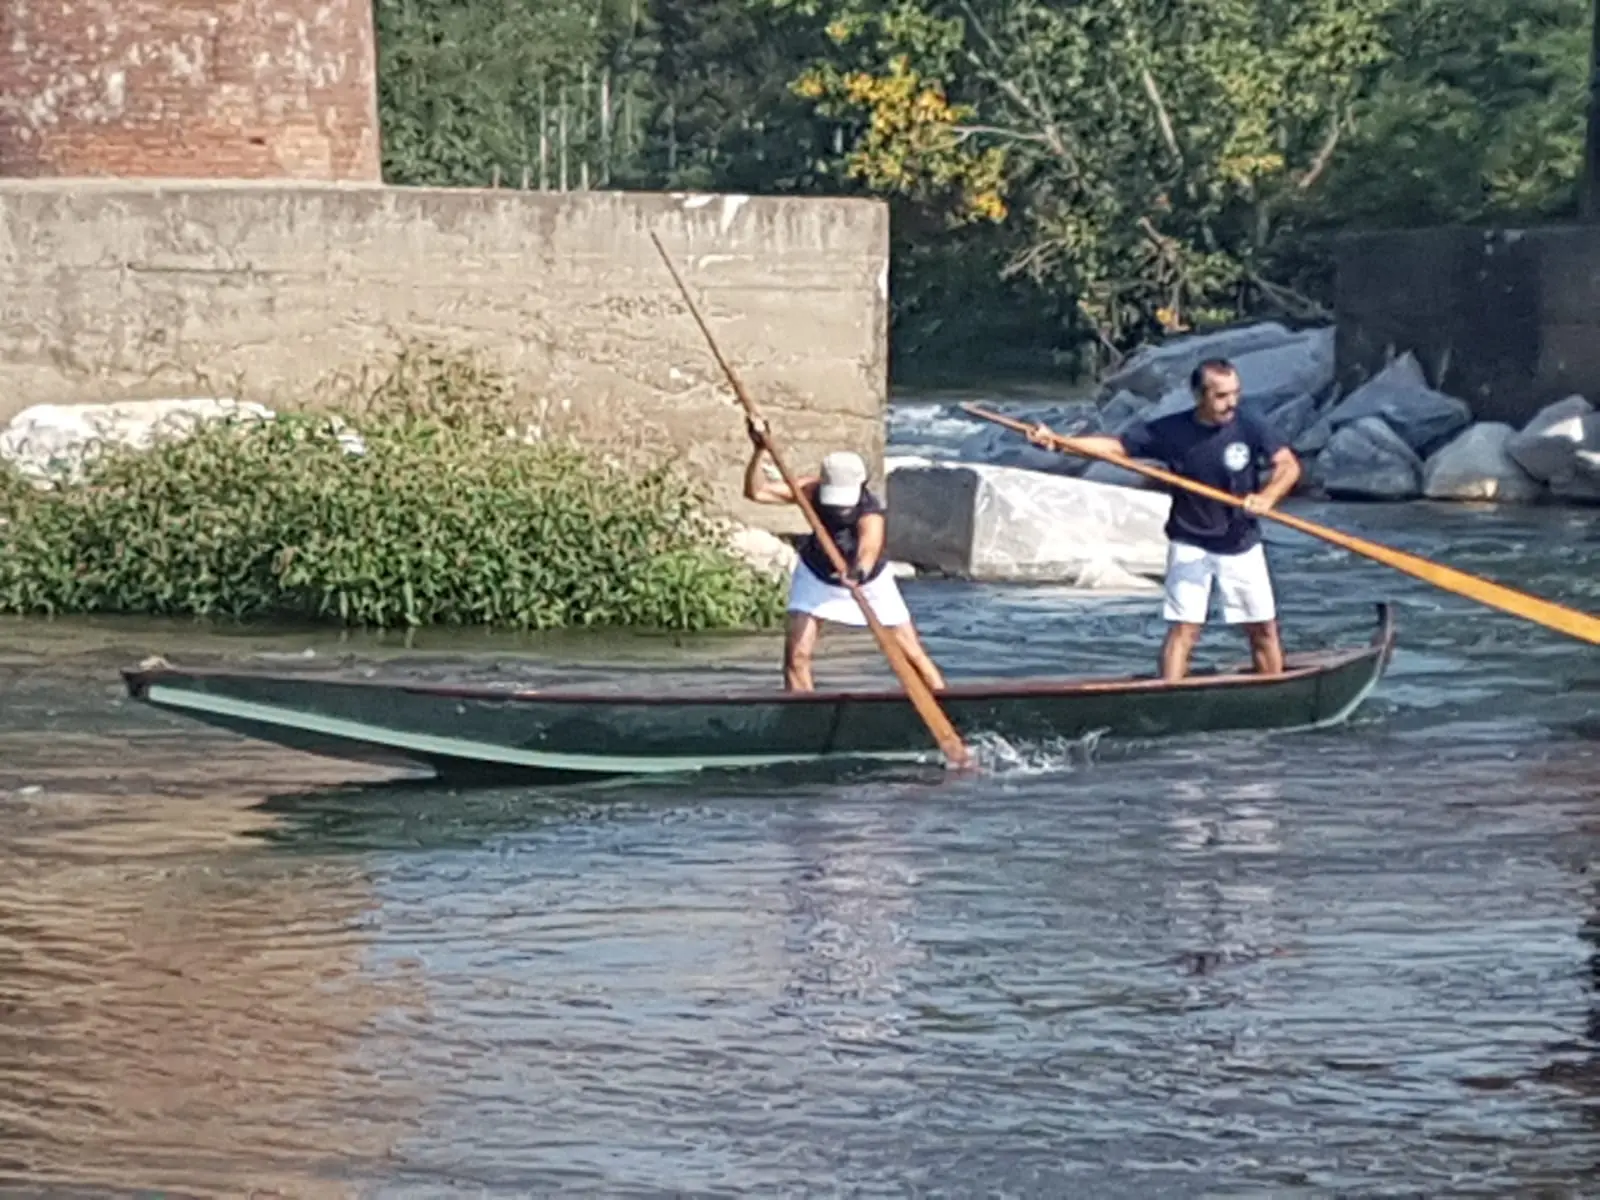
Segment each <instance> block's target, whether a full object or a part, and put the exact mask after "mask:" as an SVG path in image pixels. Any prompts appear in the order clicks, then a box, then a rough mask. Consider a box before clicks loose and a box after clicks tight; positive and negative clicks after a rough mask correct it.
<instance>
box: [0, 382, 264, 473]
mask: <svg viewBox="0 0 1600 1200" xmlns="http://www.w3.org/2000/svg"><path fill="white" fill-rule="evenodd" d="M272 415H273V414H272V411H271V410H270V409H267V408H263V407H262V406H261V405H259V404H249V403H240V402H239V401H237V400H212V399H195V400H130V401H124V402H122V403H117V404H36V405H34V406H33V407H32V408H25V409H23V410H22V412H20V413H18V414H17V415H16V417H15V418H13V419H12V421H11V424H10V425H9V426H7V427H6V429H5V431H4V432H0V458H3V459H5V460H6V461H8V462H10V463H11V464H12V465H13V466H15V467H16V468H17V470H18V471H19V472H20V473H21V474H22V475H24V476H26V477H28V478H30V479H33V480H35V481H39V482H44V481H50V480H57V481H61V482H68V481H71V480H73V479H76V478H78V477H79V476H80V474H81V472H82V470H83V467H84V465H85V464H86V463H87V462H88V461H89V460H90V459H91V458H93V457H94V455H95V454H96V453H98V452H99V451H100V449H101V448H102V447H104V446H108V445H118V446H123V447H127V448H130V449H135V450H146V449H149V448H150V447H151V446H152V445H154V444H155V443H156V441H157V440H159V439H165V438H169V437H184V436H187V435H188V434H189V433H190V432H192V431H193V430H194V429H195V428H197V427H198V426H199V425H200V424H202V423H204V422H208V421H217V420H222V419H226V418H230V417H231V418H235V419H239V420H247V421H256V420H271V419H272Z"/></svg>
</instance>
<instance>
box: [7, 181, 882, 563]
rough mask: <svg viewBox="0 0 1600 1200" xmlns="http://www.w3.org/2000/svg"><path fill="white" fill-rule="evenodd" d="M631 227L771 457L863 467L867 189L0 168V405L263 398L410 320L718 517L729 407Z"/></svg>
mask: <svg viewBox="0 0 1600 1200" xmlns="http://www.w3.org/2000/svg"><path fill="white" fill-rule="evenodd" d="M652 231H654V232H656V233H657V234H658V235H659V236H660V237H661V240H662V242H663V243H664V244H665V245H666V247H667V250H668V252H669V253H670V254H671V255H672V256H673V259H674V262H675V264H676V265H677V267H678V269H679V271H680V272H681V273H682V274H683V276H684V278H685V281H686V282H687V283H688V285H689V287H690V289H691V292H692V293H693V294H694V296H695V300H696V303H697V304H698V305H699V307H700V309H701V311H702V312H703V314H704V315H705V317H706V320H707V322H708V323H709V324H710V325H711V328H712V331H713V333H714V334H715V335H716V337H717V339H718V342H719V344H720V345H721V347H722V350H723V353H724V354H725V355H726V356H727V357H728V359H729V361H730V362H731V363H732V364H733V366H734V368H735V370H737V371H738V372H739V373H740V375H741V377H742V378H743V379H744V381H745V383H746V385H747V386H748V388H749V389H750V391H751V393H752V395H754V396H755V397H757V399H758V400H759V401H760V402H761V403H762V405H763V407H765V408H767V409H768V410H769V415H770V417H771V420H772V424H773V430H774V433H775V434H776V435H777V437H778V438H779V439H780V443H781V445H782V446H783V448H784V449H785V451H786V453H787V454H788V456H789V457H790V459H791V460H792V465H793V467H794V469H795V470H796V471H808V470H810V469H812V468H813V467H814V465H815V463H816V462H817V461H818V460H819V459H820V458H821V456H822V455H823V454H824V453H826V452H827V451H829V450H832V449H836V448H839V447H849V448H851V449H854V450H856V451H858V452H860V453H861V454H862V455H863V456H864V457H865V458H866V459H867V461H868V462H869V464H872V466H873V467H874V473H875V475H878V476H881V462H882V455H883V437H884V433H883V430H884V410H885V405H886V395H887V386H888V380H887V324H888V255H889V246H888V234H889V222H888V210H887V207H886V206H885V205H884V204H882V203H881V202H878V201H870V200H855V199H835V198H788V197H785V198H771V197H753V196H736V195H690V194H665V193H624V192H571V193H564V194H543V193H538V192H523V191H517V190H509V189H507V190H491V189H481V190H467V189H432V188H395V187H385V186H380V185H372V184H359V183H340V184H307V183H281V182H271V183H257V182H233V181H214V180H206V181H179V180H171V179H166V180H159V181H149V182H146V181H135V182H128V181H119V180H103V179H97V180H60V179H53V180H26V181H13V180H5V181H0V424H3V423H4V422H5V421H7V420H9V419H10V418H11V417H12V416H13V415H15V414H16V413H17V412H19V411H21V410H22V409H23V408H26V407H28V406H30V405H32V404H39V403H69V404H70V403H106V402H111V401H119V400H142V399H156V398H169V397H170V398H182V397H206V396H212V397H214V396H233V397H237V398H239V399H242V400H256V401H259V402H261V403H263V404H266V405H267V406H268V407H271V408H274V409H281V408H284V407H286V406H288V405H290V404H292V403H293V400H294V397H295V395H296V394H297V393H299V394H303V393H305V392H306V391H307V390H309V389H311V388H312V387H314V386H316V385H317V384H318V383H319V382H321V381H323V380H325V379H327V378H328V377H329V376H331V375H333V374H334V373H337V372H347V371H352V370H355V369H357V368H359V367H361V366H363V365H365V364H367V363H369V362H372V361H373V360H374V359H375V358H378V357H380V356H381V355H383V354H384V353H387V352H390V351H392V350H393V349H394V348H395V346H396V345H397V344H398V340H399V339H401V338H423V339H428V340H432V341H435V342H438V343H441V344H443V345H446V346H450V347H458V348H462V349H471V350H476V351H480V352H484V353H486V354H487V355H489V356H490V357H491V358H492V359H494V360H496V361H498V362H499V363H500V364H501V365H502V366H504V367H505V368H507V369H508V370H510V371H512V372H513V373H515V375H516V376H517V377H518V379H519V381H520V382H521V383H522V384H523V385H525V386H526V388H527V389H528V391H529V394H530V395H531V396H533V397H535V400H534V402H533V404H534V411H532V412H531V413H530V414H529V415H530V419H532V420H533V421H535V422H536V423H538V424H539V425H540V426H541V427H542V428H545V429H547V430H549V431H551V432H568V433H571V434H573V435H575V436H577V437H579V438H580V439H582V440H584V441H585V442H587V443H589V444H592V445H595V446H598V447H602V448H613V449H625V448H627V447H636V448H643V449H648V450H661V451H666V452H668V453H670V454H673V455H675V456H676V457H677V458H678V459H679V461H680V462H682V463H683V464H684V465H685V466H686V467H687V468H689V469H690V470H691V471H692V472H693V473H695V474H696V475H697V476H699V477H700V478H702V479H704V480H705V481H706V483H707V484H708V485H709V486H710V487H711V489H712V492H713V496H714V501H715V505H716V507H717V509H718V511H719V512H721V513H723V514H724V515H727V516H729V517H732V518H734V519H736V520H739V521H742V522H744V523H746V524H750V525H753V526H757V527H760V528H766V529H770V530H773V531H775V532H796V531H799V530H800V529H802V528H803V527H804V523H803V521H802V520H801V518H800V517H799V515H798V513H797V512H796V511H795V510H793V509H792V508H786V507H776V506H755V505H748V504H746V503H745V502H744V501H743V500H742V499H741V498H740V497H739V491H740V488H741V485H742V469H743V465H744V461H745V457H746V455H747V453H748V450H749V443H748V441H747V440H746V439H745V436H744V428H743V418H742V416H741V414H740V412H739V410H738V408H737V405H736V404H735V402H734V399H733V397H732V395H731V393H730V392H729V390H728V388H727V385H726V383H725V382H723V380H722V377H721V374H720V372H719V371H718V369H717V366H716V363H715V361H714V360H713V359H712V357H711V355H710V353H709V352H708V350H707V348H706V345H705V342H704V339H703V338H702V336H701V334H700V331H699V329H698V328H697V327H696V326H695V323H694V321H693V319H692V318H691V317H690V316H689V314H688V311H687V310H686V308H685V307H684V305H683V303H682V300H681V298H680V297H679V295H678V292H677V289H676V287H675V285H674V284H673V282H672V278H671V276H670V275H669V274H668V273H667V271H666V269H665V267H664V266H663V265H662V263H661V260H660V257H659V256H658V254H657V253H656V250H655V247H654V246H653V245H652V244H651V242H650V239H649V236H648V235H649V233H650V232H652Z"/></svg>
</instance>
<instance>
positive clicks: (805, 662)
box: [783, 612, 822, 692]
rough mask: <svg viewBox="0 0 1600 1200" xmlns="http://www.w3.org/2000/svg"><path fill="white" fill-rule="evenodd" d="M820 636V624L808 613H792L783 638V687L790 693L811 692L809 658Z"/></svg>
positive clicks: (814, 650)
mask: <svg viewBox="0 0 1600 1200" xmlns="http://www.w3.org/2000/svg"><path fill="white" fill-rule="evenodd" d="M821 636H822V622H821V621H819V620H817V618H816V617H813V616H812V615H811V614H810V613H803V612H792V613H790V614H789V624H788V626H787V628H786V629H785V630H784V638H783V686H784V688H785V690H787V691H791V692H809V691H812V690H813V686H812V682H811V656H812V655H813V654H814V653H815V652H816V649H817V641H818V640H819V639H820V638H821Z"/></svg>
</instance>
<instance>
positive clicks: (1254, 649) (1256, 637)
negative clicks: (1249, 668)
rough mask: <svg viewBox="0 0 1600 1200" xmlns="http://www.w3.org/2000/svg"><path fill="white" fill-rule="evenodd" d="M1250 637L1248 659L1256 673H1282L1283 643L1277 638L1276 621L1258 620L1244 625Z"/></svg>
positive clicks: (1246, 634) (1246, 633)
mask: <svg viewBox="0 0 1600 1200" xmlns="http://www.w3.org/2000/svg"><path fill="white" fill-rule="evenodd" d="M1244 632H1245V636H1246V637H1247V638H1249V639H1250V661H1251V662H1252V663H1254V664H1255V669H1256V674H1258V675H1281V674H1283V643H1282V641H1280V640H1279V638H1278V623H1277V622H1276V621H1260V622H1256V623H1252V624H1249V625H1246V626H1245V627H1244Z"/></svg>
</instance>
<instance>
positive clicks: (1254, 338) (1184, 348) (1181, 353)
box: [1104, 321, 1296, 400]
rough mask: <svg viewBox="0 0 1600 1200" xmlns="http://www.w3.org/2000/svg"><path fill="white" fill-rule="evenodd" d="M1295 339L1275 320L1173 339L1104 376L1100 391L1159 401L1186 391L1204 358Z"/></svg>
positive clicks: (1147, 349) (1235, 354)
mask: <svg viewBox="0 0 1600 1200" xmlns="http://www.w3.org/2000/svg"><path fill="white" fill-rule="evenodd" d="M1295 336H1296V335H1295V334H1293V333H1291V332H1289V330H1287V329H1285V328H1284V327H1283V326H1282V325H1279V324H1278V323H1277V322H1276V321H1263V322H1261V323H1259V324H1255V325H1246V326H1242V327H1240V328H1238V329H1223V330H1218V331H1217V332H1215V333H1196V334H1189V335H1187V336H1185V337H1179V338H1173V339H1172V340H1171V341H1166V342H1162V343H1161V344H1160V345H1156V346H1147V347H1145V348H1144V349H1142V350H1140V351H1138V352H1137V353H1136V354H1134V355H1133V356H1132V357H1131V358H1129V359H1128V361H1127V362H1125V363H1123V364H1122V366H1120V367H1118V368H1117V370H1116V371H1114V372H1112V373H1111V374H1110V375H1108V376H1106V378H1105V381H1104V388H1105V390H1106V391H1107V392H1108V393H1115V392H1119V391H1128V392H1136V393H1138V394H1139V395H1141V396H1143V397H1145V398H1146V399H1147V400H1159V399H1160V398H1161V397H1163V396H1165V395H1166V394H1167V393H1169V392H1171V391H1172V390H1173V389H1174V388H1177V387H1182V388H1184V389H1187V388H1188V386H1189V373H1190V372H1191V371H1193V370H1194V369H1195V367H1197V366H1199V365H1200V364H1201V363H1202V362H1204V361H1205V360H1206V359H1208V358H1230V359H1234V360H1238V359H1241V358H1243V357H1244V356H1245V355H1247V354H1251V353H1254V352H1256V351H1260V350H1268V349H1271V348H1273V347H1276V346H1281V345H1282V344H1283V343H1285V342H1288V341H1291V340H1292V339H1293V338H1294V337H1295Z"/></svg>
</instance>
